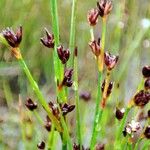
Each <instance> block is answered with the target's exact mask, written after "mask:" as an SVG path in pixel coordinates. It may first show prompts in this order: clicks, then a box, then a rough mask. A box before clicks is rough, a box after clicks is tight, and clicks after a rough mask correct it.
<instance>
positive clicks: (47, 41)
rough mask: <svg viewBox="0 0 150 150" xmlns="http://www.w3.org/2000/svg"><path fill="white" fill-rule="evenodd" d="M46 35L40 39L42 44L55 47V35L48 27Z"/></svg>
mask: <svg viewBox="0 0 150 150" xmlns="http://www.w3.org/2000/svg"><path fill="white" fill-rule="evenodd" d="M45 32H46V37H42V38H41V39H40V40H41V42H42V44H43V45H44V46H46V47H48V48H54V35H53V34H51V33H49V32H48V30H47V29H45Z"/></svg>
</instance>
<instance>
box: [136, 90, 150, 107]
mask: <svg viewBox="0 0 150 150" xmlns="http://www.w3.org/2000/svg"><path fill="white" fill-rule="evenodd" d="M149 101H150V93H149V92H147V91H144V90H141V91H140V92H138V93H137V94H136V95H135V96H134V103H135V105H136V106H141V107H143V106H145V105H146V104H147V103H148V102H149Z"/></svg>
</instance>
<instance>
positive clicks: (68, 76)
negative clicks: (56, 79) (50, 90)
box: [62, 69, 73, 87]
mask: <svg viewBox="0 0 150 150" xmlns="http://www.w3.org/2000/svg"><path fill="white" fill-rule="evenodd" d="M72 75H73V69H66V70H65V73H64V79H63V81H62V85H63V86H67V87H71V86H72V83H73V82H72Z"/></svg>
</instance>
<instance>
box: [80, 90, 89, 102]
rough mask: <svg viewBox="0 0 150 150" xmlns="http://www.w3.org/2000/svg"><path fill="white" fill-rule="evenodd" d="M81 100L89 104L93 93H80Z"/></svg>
mask: <svg viewBox="0 0 150 150" xmlns="http://www.w3.org/2000/svg"><path fill="white" fill-rule="evenodd" d="M80 98H81V99H83V100H84V101H86V102H87V101H89V100H90V99H91V93H89V92H87V91H83V92H81V93H80Z"/></svg>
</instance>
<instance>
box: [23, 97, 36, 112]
mask: <svg viewBox="0 0 150 150" xmlns="http://www.w3.org/2000/svg"><path fill="white" fill-rule="evenodd" d="M25 105H26V107H27V108H28V109H29V110H30V111H33V110H35V109H36V108H37V103H35V102H33V101H32V99H31V98H28V99H27V100H26V103H25Z"/></svg>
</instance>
